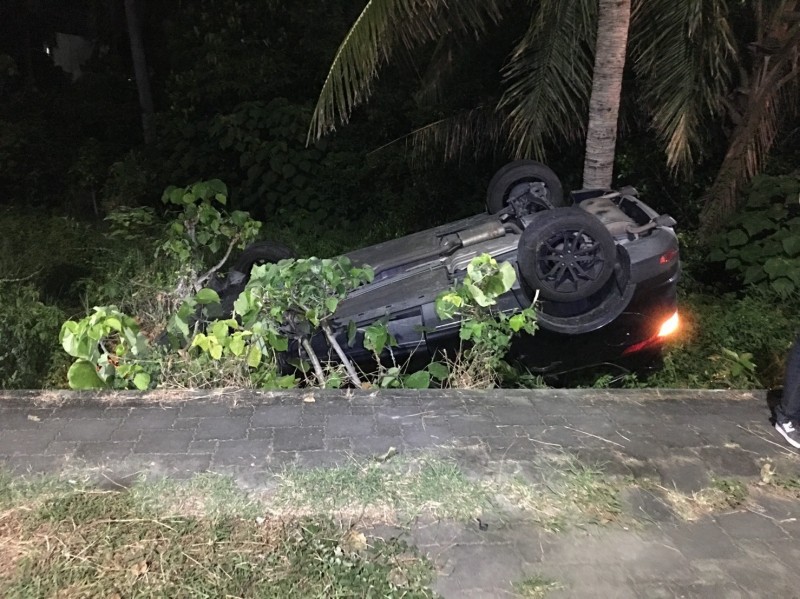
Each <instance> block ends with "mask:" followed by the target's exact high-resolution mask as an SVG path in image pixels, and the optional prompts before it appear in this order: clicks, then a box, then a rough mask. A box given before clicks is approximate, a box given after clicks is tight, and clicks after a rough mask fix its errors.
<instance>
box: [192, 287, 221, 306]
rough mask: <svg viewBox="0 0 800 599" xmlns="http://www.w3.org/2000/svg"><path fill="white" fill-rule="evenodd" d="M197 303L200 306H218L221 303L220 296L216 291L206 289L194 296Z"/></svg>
mask: <svg viewBox="0 0 800 599" xmlns="http://www.w3.org/2000/svg"><path fill="white" fill-rule="evenodd" d="M194 299H195V301H196V302H197V303H198V304H202V305H205V304H218V303H219V294H218V293H217V292H216V291H214V290H213V289H209V288H208V287H204V288H203V289H201V290H200V291H198V292H197V294H196V295H195V296H194Z"/></svg>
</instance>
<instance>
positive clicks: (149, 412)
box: [120, 407, 179, 430]
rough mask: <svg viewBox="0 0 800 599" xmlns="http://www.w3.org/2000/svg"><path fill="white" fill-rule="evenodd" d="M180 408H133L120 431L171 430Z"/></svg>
mask: <svg viewBox="0 0 800 599" xmlns="http://www.w3.org/2000/svg"><path fill="white" fill-rule="evenodd" d="M178 412H179V410H178V408H144V407H138V408H132V409H131V411H130V413H129V414H128V415H127V416H125V418H124V422H123V423H122V425H121V426H120V429H138V430H152V429H164V428H171V427H172V425H173V424H174V423H175V420H176V418H177V417H178Z"/></svg>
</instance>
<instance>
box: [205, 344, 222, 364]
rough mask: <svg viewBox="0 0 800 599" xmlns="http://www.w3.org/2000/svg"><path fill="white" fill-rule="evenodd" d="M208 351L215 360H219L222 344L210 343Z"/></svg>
mask: <svg viewBox="0 0 800 599" xmlns="http://www.w3.org/2000/svg"><path fill="white" fill-rule="evenodd" d="M208 353H209V355H210V356H211V357H212V358H214V359H215V360H219V359H220V358H221V357H222V346H221V345H219V344H218V343H211V347H210V349H209V351H208Z"/></svg>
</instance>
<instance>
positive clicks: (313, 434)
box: [272, 426, 325, 451]
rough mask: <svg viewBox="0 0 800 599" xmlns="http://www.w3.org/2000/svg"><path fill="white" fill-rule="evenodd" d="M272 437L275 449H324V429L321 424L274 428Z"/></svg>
mask: <svg viewBox="0 0 800 599" xmlns="http://www.w3.org/2000/svg"><path fill="white" fill-rule="evenodd" d="M272 439H273V441H272V442H273V447H274V449H275V451H307V450H314V449H325V435H324V429H323V428H322V427H321V426H320V427H316V426H302V427H301V426H293V427H287V428H276V429H275V433H274V435H273V437H272Z"/></svg>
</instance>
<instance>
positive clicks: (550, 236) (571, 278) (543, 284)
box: [517, 208, 617, 302]
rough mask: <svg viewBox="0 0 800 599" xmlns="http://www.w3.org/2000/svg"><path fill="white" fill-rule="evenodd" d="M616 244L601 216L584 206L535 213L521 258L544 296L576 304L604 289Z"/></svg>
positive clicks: (533, 285)
mask: <svg viewBox="0 0 800 599" xmlns="http://www.w3.org/2000/svg"><path fill="white" fill-rule="evenodd" d="M616 255H617V251H616V245H615V243H614V239H613V238H612V237H611V234H610V233H609V232H608V230H606V228H605V227H604V226H603V224H602V223H601V222H600V221H599V220H597V218H596V217H594V216H592V215H591V214H588V213H587V212H585V211H583V210H581V209H580V208H558V209H555V210H551V211H548V212H542V213H540V214H537V215H535V216H533V217H532V218H531V219H530V222H529V223H528V226H527V227H526V228H525V230H524V231H523V232H522V235H521V236H520V240H519V245H518V249H517V260H518V263H519V270H520V275H521V276H522V278H523V279H524V280H525V283H526V284H527V285H528V286H529V287H530V288H531V289H534V290H538V291H539V296H540V297H541V298H542V299H544V300H550V301H557V302H574V301H576V300H580V299H584V298H587V297H589V296H590V295H592V294H593V293H595V292H596V291H599V290H600V289H601V288H602V287H603V286H604V285H605V284H606V282H607V281H608V279H609V278H610V277H611V275H612V274H613V272H614V263H615V260H616Z"/></svg>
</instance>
